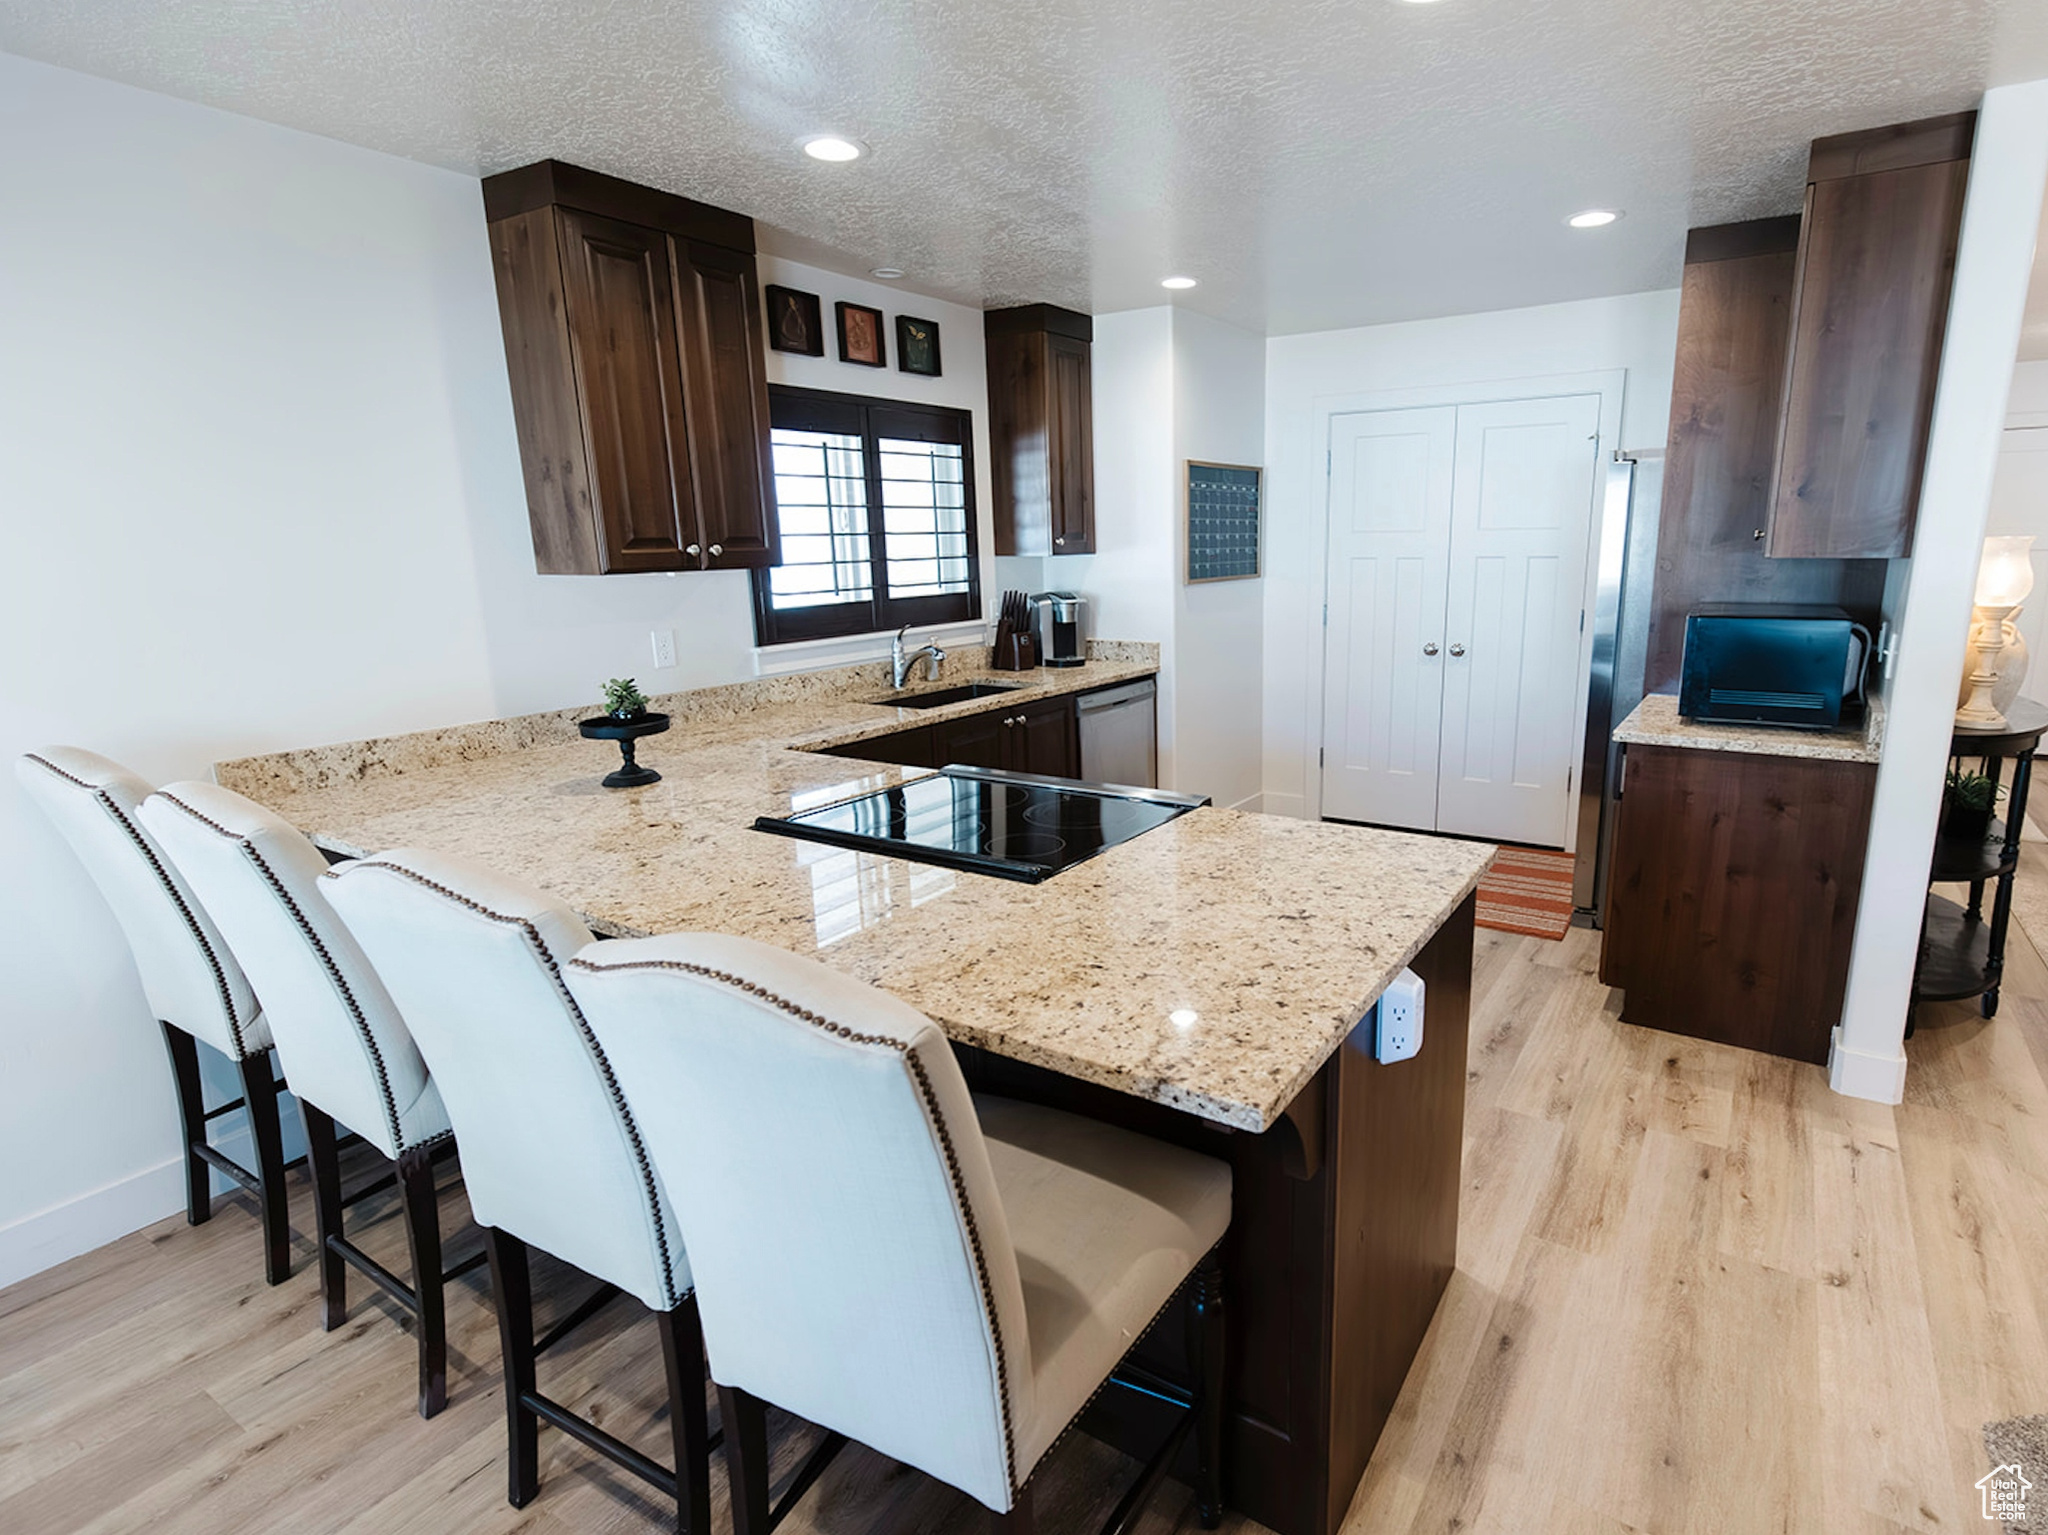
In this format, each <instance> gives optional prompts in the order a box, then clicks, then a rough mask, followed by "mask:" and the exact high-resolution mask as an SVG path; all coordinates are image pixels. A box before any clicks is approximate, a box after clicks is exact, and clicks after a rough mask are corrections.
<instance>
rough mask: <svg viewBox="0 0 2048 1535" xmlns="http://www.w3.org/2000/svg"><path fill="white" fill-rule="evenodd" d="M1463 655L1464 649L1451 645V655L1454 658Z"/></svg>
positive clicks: (1460, 646)
mask: <svg viewBox="0 0 2048 1535" xmlns="http://www.w3.org/2000/svg"><path fill="white" fill-rule="evenodd" d="M1464 653H1465V647H1464V646H1463V645H1453V646H1452V647H1451V654H1452V655H1454V656H1462V655H1463V654H1464Z"/></svg>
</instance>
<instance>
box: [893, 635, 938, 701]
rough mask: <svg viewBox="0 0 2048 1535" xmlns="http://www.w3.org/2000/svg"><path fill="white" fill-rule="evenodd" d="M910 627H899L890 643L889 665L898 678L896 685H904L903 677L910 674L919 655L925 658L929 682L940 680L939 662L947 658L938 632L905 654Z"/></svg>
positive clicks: (925, 668)
mask: <svg viewBox="0 0 2048 1535" xmlns="http://www.w3.org/2000/svg"><path fill="white" fill-rule="evenodd" d="M909 629H910V625H908V624H905V625H904V626H903V627H902V628H901V629H898V630H897V631H896V638H895V639H894V640H892V641H891V642H890V645H889V666H890V669H891V672H892V674H893V675H894V677H895V679H896V683H895V685H896V686H897V687H898V688H901V687H902V686H903V679H904V678H906V677H908V676H909V675H910V669H911V667H913V666H915V665H917V658H918V657H919V656H923V657H924V658H925V667H924V678H925V681H927V682H937V681H938V680H939V663H940V662H941V661H943V660H945V659H946V653H945V651H943V650H941V649H939V637H938V636H937V635H936V634H935V635H933V636H932V637H931V640H930V642H929V643H927V644H924V645H920V646H919V647H918V648H917V649H915V650H913V651H911V652H910V653H909V654H908V655H906V654H904V651H903V636H904V635H905V634H906V633H907V632H908V631H909Z"/></svg>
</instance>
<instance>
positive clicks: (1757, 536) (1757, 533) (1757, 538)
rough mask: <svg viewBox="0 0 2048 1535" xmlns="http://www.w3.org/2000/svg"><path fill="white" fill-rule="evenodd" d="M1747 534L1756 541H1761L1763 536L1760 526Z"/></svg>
mask: <svg viewBox="0 0 2048 1535" xmlns="http://www.w3.org/2000/svg"><path fill="white" fill-rule="evenodd" d="M1749 536H1750V538H1751V539H1753V540H1754V541H1756V542H1757V543H1762V542H1763V537H1764V530H1763V529H1762V528H1758V529H1757V530H1756V531H1755V532H1754V533H1752V534H1750V535H1749Z"/></svg>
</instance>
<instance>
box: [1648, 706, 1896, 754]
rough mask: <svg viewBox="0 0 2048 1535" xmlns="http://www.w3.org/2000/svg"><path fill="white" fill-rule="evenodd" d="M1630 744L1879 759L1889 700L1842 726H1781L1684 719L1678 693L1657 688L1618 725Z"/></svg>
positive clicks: (1717, 750)
mask: <svg viewBox="0 0 2048 1535" xmlns="http://www.w3.org/2000/svg"><path fill="white" fill-rule="evenodd" d="M1614 739H1615V740H1617V741H1620V742H1622V743H1623V744H1624V745H1628V746H1678V747H1684V748H1687V749H1690V750H1693V751H1713V752H1748V753H1750V754H1751V755H1753V756H1759V757H1808V758H1813V759H1817V760H1820V761H1826V762H1876V761H1877V760H1878V758H1879V757H1880V756H1882V755H1883V752H1884V703H1883V701H1882V700H1880V699H1876V698H1873V699H1872V700H1871V701H1870V714H1869V718H1868V719H1866V720H1865V721H1864V723H1862V724H1861V725H1855V726H1851V727H1849V728H1847V729H1843V730H1781V729H1776V728H1774V727H1772V726H1770V725H1719V724H1709V723H1706V722H1703V721H1699V720H1689V719H1682V718H1680V717H1679V713H1678V698H1677V695H1675V694H1672V693H1652V694H1651V695H1650V696H1649V697H1647V698H1645V699H1644V700H1643V701H1642V702H1641V703H1640V704H1638V705H1636V707H1635V710H1634V712H1632V713H1631V714H1630V715H1629V717H1628V718H1627V719H1625V720H1623V721H1622V722H1621V723H1620V724H1619V725H1618V726H1616V727H1615V731H1614Z"/></svg>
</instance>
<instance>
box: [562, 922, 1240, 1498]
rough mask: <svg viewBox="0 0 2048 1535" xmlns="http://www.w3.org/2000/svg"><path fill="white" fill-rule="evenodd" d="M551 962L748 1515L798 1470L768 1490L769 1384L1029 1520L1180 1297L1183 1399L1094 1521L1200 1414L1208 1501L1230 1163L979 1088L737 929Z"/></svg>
mask: <svg viewBox="0 0 2048 1535" xmlns="http://www.w3.org/2000/svg"><path fill="white" fill-rule="evenodd" d="M566 973H567V976H568V982H569V989H570V991H571V992H572V993H573V994H574V995H575V997H576V999H577V1001H578V1002H579V1003H580V1004H581V1006H582V1008H583V1014H584V1017H585V1018H586V1019H588V1020H589V1023H590V1026H591V1028H592V1030H593V1031H594V1032H595V1033H596V1035H597V1038H598V1041H599V1043H600V1044H601V1045H602V1046H603V1048H604V1050H605V1053H606V1055H607V1056H608V1057H609V1058H610V1060H611V1062H612V1066H613V1069H614V1070H615V1071H616V1072H617V1073H618V1077H619V1082H620V1085H621V1086H622V1087H623V1088H624V1089H625V1092H626V1098H627V1101H628V1102H629V1103H630V1104H631V1105H632V1106H633V1109H634V1112H635V1113H636V1114H637V1115H638V1116H639V1120H640V1126H641V1130H642V1132H643V1133H644V1134H645V1136H646V1137H647V1145H648V1149H649V1151H651V1152H652V1153H653V1156H654V1162H655V1167H656V1169H657V1170H658V1171H661V1172H662V1173H663V1174H664V1175H666V1176H667V1177H668V1179H669V1185H668V1186H669V1188H670V1191H671V1192H672V1194H673V1195H674V1197H675V1201H676V1213H677V1217H678V1219H679V1220H680V1221H681V1222H682V1228H683V1234H684V1236H685V1238H686V1239H687V1240H688V1241H689V1243H690V1261H691V1264H692V1266H693V1268H694V1271H695V1273H696V1275H697V1280H698V1287H699V1288H698V1297H699V1303H700V1305H701V1307H702V1316H703V1323H704V1338H705V1345H706V1349H707V1351H708V1353H709V1355H710V1361H711V1376H712V1379H713V1380H715V1381H716V1382H718V1386H719V1400H720V1404H721V1408H722V1413H723V1417H724V1428H725V1446H726V1463H727V1467H728V1470H729V1474H730V1479H731V1483H732V1489H733V1492H732V1503H733V1517H734V1527H735V1530H736V1531H737V1535H766V1532H767V1531H768V1530H769V1529H770V1528H772V1526H773V1525H774V1524H775V1523H776V1522H778V1521H779V1520H780V1519H781V1517H782V1515H783V1514H785V1513H786V1512H787V1511H788V1507H789V1503H790V1501H791V1500H792V1497H793V1495H794V1494H796V1493H800V1492H801V1490H802V1487H803V1486H804V1485H807V1483H806V1482H805V1479H804V1478H802V1477H799V1479H798V1482H797V1484H795V1487H794V1490H793V1493H789V1494H785V1496H784V1499H783V1502H782V1504H781V1506H780V1507H778V1508H776V1509H774V1510H772V1511H771V1510H770V1509H769V1507H768V1462H767V1456H766V1445H765V1441H764V1431H763V1410H762V1404H763V1401H764V1400H765V1401H766V1402H770V1403H773V1404H775V1405H777V1406H780V1407H782V1408H784V1409H786V1410H788V1411H790V1412H793V1413H795V1414H797V1415H798V1416H800V1417H803V1418H807V1419H809V1420H810V1421H811V1422H813V1423H816V1424H819V1425H820V1426H822V1427H824V1428H826V1429H827V1430H830V1431H832V1432H833V1433H835V1434H839V1435H845V1436H847V1437H850V1438H853V1439H857V1440H859V1441H861V1442H862V1443H864V1444H867V1445H869V1446H871V1447H873V1448H874V1449H876V1450H879V1451H881V1452H882V1453H883V1454H885V1455H889V1456H891V1457H893V1458H895V1459H897V1460H901V1461H906V1462H908V1463H909V1464H911V1465H913V1466H916V1467H918V1468H919V1469H920V1470H923V1471H926V1472H928V1473H930V1474H931V1475H933V1476H936V1477H938V1478H939V1479H941V1480H942V1481H946V1482H949V1483H951V1484H952V1485H953V1486H955V1487H958V1488H960V1489H961V1490H962V1491H964V1492H967V1493H969V1494H971V1495H972V1496H973V1497H975V1498H977V1499H979V1500H980V1501H981V1502H982V1503H984V1504H986V1505H987V1506H988V1507H989V1508H990V1509H991V1510H993V1511H994V1514H995V1522H996V1527H997V1529H998V1530H999V1531H1003V1532H1025V1531H1029V1530H1030V1529H1031V1527H1032V1524H1031V1500H1030V1487H1029V1483H1030V1479H1031V1476H1032V1473H1033V1472H1034V1471H1035V1470H1036V1469H1037V1467H1038V1465H1039V1464H1040V1462H1041V1461H1042V1459H1043V1458H1044V1456H1045V1454H1046V1452H1047V1450H1049V1449H1050V1448H1051V1447H1052V1445H1053V1443H1054V1442H1055V1441H1056V1440H1058V1439H1059V1437H1060V1436H1061V1435H1062V1434H1063V1433H1064V1432H1065V1431H1066V1429H1067V1428H1068V1426H1069V1425H1070V1424H1072V1423H1073V1422H1074V1420H1075V1419H1076V1418H1077V1417H1078V1416H1079V1415H1080V1413H1081V1412H1082V1410H1083V1409H1084V1408H1085V1407H1086V1406H1087V1405H1088V1403H1089V1402H1090V1401H1091V1400H1092V1399H1093V1398H1094V1396H1095V1395H1096V1393H1097V1392H1098V1391H1100V1390H1101V1389H1102V1388H1103V1386H1104V1385H1105V1383H1106V1382H1108V1381H1109V1380H1110V1379H1111V1377H1112V1375H1113V1373H1114V1372H1115V1371H1116V1370H1117V1367H1118V1365H1119V1363H1120V1361H1122V1359H1123V1357H1124V1355H1125V1354H1126V1353H1128V1352H1129V1351H1130V1349H1131V1348H1132V1346H1133V1345H1134V1344H1136V1343H1137V1341H1138V1340H1139V1338H1140V1337H1141V1336H1142V1335H1143V1334H1144V1333H1145V1332H1146V1330H1147V1329H1148V1328H1149V1327H1150V1326H1151V1324H1152V1323H1153V1322H1154V1321H1155V1320H1157V1319H1159V1318H1160V1317H1161V1316H1162V1314H1163V1313H1164V1311H1165V1309H1166V1308H1167V1306H1168V1305H1169V1304H1170V1303H1171V1302H1172V1301H1173V1300H1174V1299H1175V1297H1176V1296H1178V1295H1183V1294H1186V1295H1187V1297H1188V1299H1189V1301H1190V1306H1191V1310H1190V1316H1189V1333H1190V1354H1191V1356H1192V1358H1193V1360H1194V1361H1195V1368H1194V1370H1193V1372H1192V1373H1193V1376H1194V1383H1193V1387H1192V1390H1182V1391H1180V1392H1179V1393H1178V1399H1179V1400H1180V1401H1181V1402H1182V1405H1183V1406H1184V1407H1185V1408H1186V1409H1187V1410H1186V1411H1185V1412H1184V1413H1183V1414H1182V1415H1181V1416H1180V1417H1179V1418H1178V1419H1177V1420H1176V1421H1175V1426H1174V1429H1173V1432H1172V1434H1171V1435H1170V1436H1169V1438H1168V1441H1167V1442H1166V1444H1164V1445H1163V1446H1162V1447H1161V1450H1160V1452H1159V1453H1158V1454H1157V1455H1156V1456H1154V1458H1153V1460H1152V1461H1151V1463H1150V1464H1149V1465H1148V1466H1147V1468H1146V1471H1145V1472H1144V1474H1143V1475H1142V1476H1141V1477H1140V1478H1139V1480H1138V1483H1137V1484H1136V1485H1135V1486H1134V1487H1133V1488H1132V1489H1131V1490H1130V1492H1129V1493H1128V1494H1127V1495H1126V1496H1125V1498H1124V1499H1123V1501H1122V1503H1121V1504H1120V1505H1119V1506H1118V1508H1117V1510H1116V1512H1115V1513H1114V1514H1113V1515H1112V1517H1111V1520H1110V1523H1109V1526H1108V1528H1110V1529H1114V1530H1123V1529H1127V1528H1129V1527H1130V1525H1132V1524H1133V1523H1135V1522H1136V1519H1137V1517H1138V1515H1139V1514H1140V1512H1141V1511H1142V1509H1143V1506H1144V1503H1145V1501H1146V1500H1147V1498H1148V1497H1149V1495H1150V1493H1151V1491H1152V1490H1153V1488H1154V1487H1155V1486H1156V1485H1157V1483H1158V1480H1159V1478H1160V1477H1161V1476H1162V1475H1163V1474H1164V1472H1165V1470H1166V1469H1167V1467H1168V1465H1169V1464H1170V1463H1171V1461H1172V1460H1173V1458H1174V1457H1175V1455H1176V1454H1177V1453H1178V1452H1179V1451H1180V1449H1181V1447H1182V1444H1183V1441H1184V1439H1185V1437H1186V1435H1187V1434H1188V1433H1189V1432H1190V1431H1191V1430H1192V1431H1193V1432H1194V1433H1195V1436H1196V1449H1197V1453H1196V1460H1197V1465H1198V1468H1199V1469H1198V1474H1197V1488H1196V1495H1197V1502H1198V1506H1199V1512H1200V1516H1201V1519H1202V1523H1203V1524H1204V1525H1205V1526H1207V1527H1211V1528H1213V1527H1214V1526H1215V1524H1216V1523H1217V1522H1218V1521H1219V1520H1220V1519H1221V1517H1222V1492H1221V1488H1220V1472H1221V1466H1220V1459H1221V1448H1220V1447H1221V1429H1222V1410H1223V1393H1222V1370H1223V1325H1222V1324H1223V1315H1222V1299H1223V1296H1222V1282H1221V1274H1220V1268H1219V1263H1218V1257H1217V1248H1218V1246H1219V1244H1220V1243H1221V1242H1222V1240H1223V1235H1224V1231H1225V1229H1226V1228H1227V1227H1228V1225H1229V1224H1230V1194H1231V1186H1230V1184H1231V1180H1230V1169H1229V1167H1228V1166H1227V1165H1226V1164H1225V1163H1222V1162H1219V1161H1216V1160H1214V1159H1213V1158H1210V1157H1205V1156H1201V1155H1198V1154H1197V1153H1195V1152H1191V1151H1187V1150H1184V1149H1182V1148H1180V1147H1177V1146H1171V1145H1167V1144H1165V1143H1163V1142H1160V1141H1156V1140H1152V1139H1149V1138H1147V1137H1144V1136H1140V1135H1135V1134H1132V1133H1131V1132H1129V1131H1126V1130H1122V1129H1118V1128H1115V1127H1113V1126H1110V1125H1106V1124H1102V1123H1100V1122H1098V1121H1095V1120H1089V1119H1084V1118H1081V1117H1079V1116H1077V1115H1072V1114H1066V1113H1062V1112H1060V1111H1058V1110H1054V1109H1047V1108H1041V1107H1037V1106H1034V1105H1029V1104H1024V1103H1019V1102H1014V1101H1008V1100H1003V1099H995V1098H983V1099H979V1100H977V1099H974V1098H972V1097H970V1095H969V1093H968V1089H967V1084H966V1081H965V1079H964V1078H963V1077H962V1075H961V1072H960V1067H959V1064H958V1062H957V1061H955V1059H954V1057H953V1053H952V1050H951V1049H950V1047H949V1046H948V1045H947V1043H946V1039H945V1036H944V1035H943V1034H941V1033H940V1031H939V1030H938V1028H937V1027H936V1026H935V1025H934V1024H933V1023H932V1022H931V1020H930V1019H928V1018H926V1017H925V1016H924V1015H923V1014H922V1013H920V1012H918V1011H917V1010H916V1009H914V1008H912V1007H910V1006H908V1005H907V1004H905V1003H904V1002H902V1001H900V1000H898V999H897V998H895V997H891V996H889V995H888V994H887V993H885V992H881V991H878V990H876V989H875V988H873V987H871V986H867V985H865V984H863V983H862V982H860V981H857V980H854V979H853V978H852V977H850V976H846V975H843V974H841V973H840V972H838V971H835V970H832V969H830V968H828V967H827V966H825V965H822V964H819V963H818V962H816V961H815V960H811V959H806V958H802V957H799V956H797V955H794V954H789V953H786V952H784V951H783V950H780V949H776V948H771V947H768V946H767V945H764V944H759V943H754V942H752V941H750V940H747V939H742V938H730V937H721V936H718V935H713V934H696V933H691V934H673V935H670V936H667V937H662V938H648V939H638V940H632V941H626V942H619V943H606V944H599V945H597V946H595V947H593V948H590V949H586V950H584V951H583V953H581V954H579V955H578V956H577V957H576V958H575V959H573V960H572V961H570V963H569V966H568V969H567V972H566ZM1150 1389H1152V1390H1154V1391H1155V1393H1157V1392H1158V1391H1160V1390H1162V1389H1168V1390H1170V1389H1172V1388H1171V1387H1170V1386H1169V1385H1168V1383H1165V1382H1156V1383H1154V1384H1152V1385H1151V1387H1150ZM832 1447H833V1446H832V1441H831V1440H830V1439H829V1438H828V1440H827V1441H826V1449H827V1452H828V1453H829V1450H830V1448H832Z"/></svg>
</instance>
